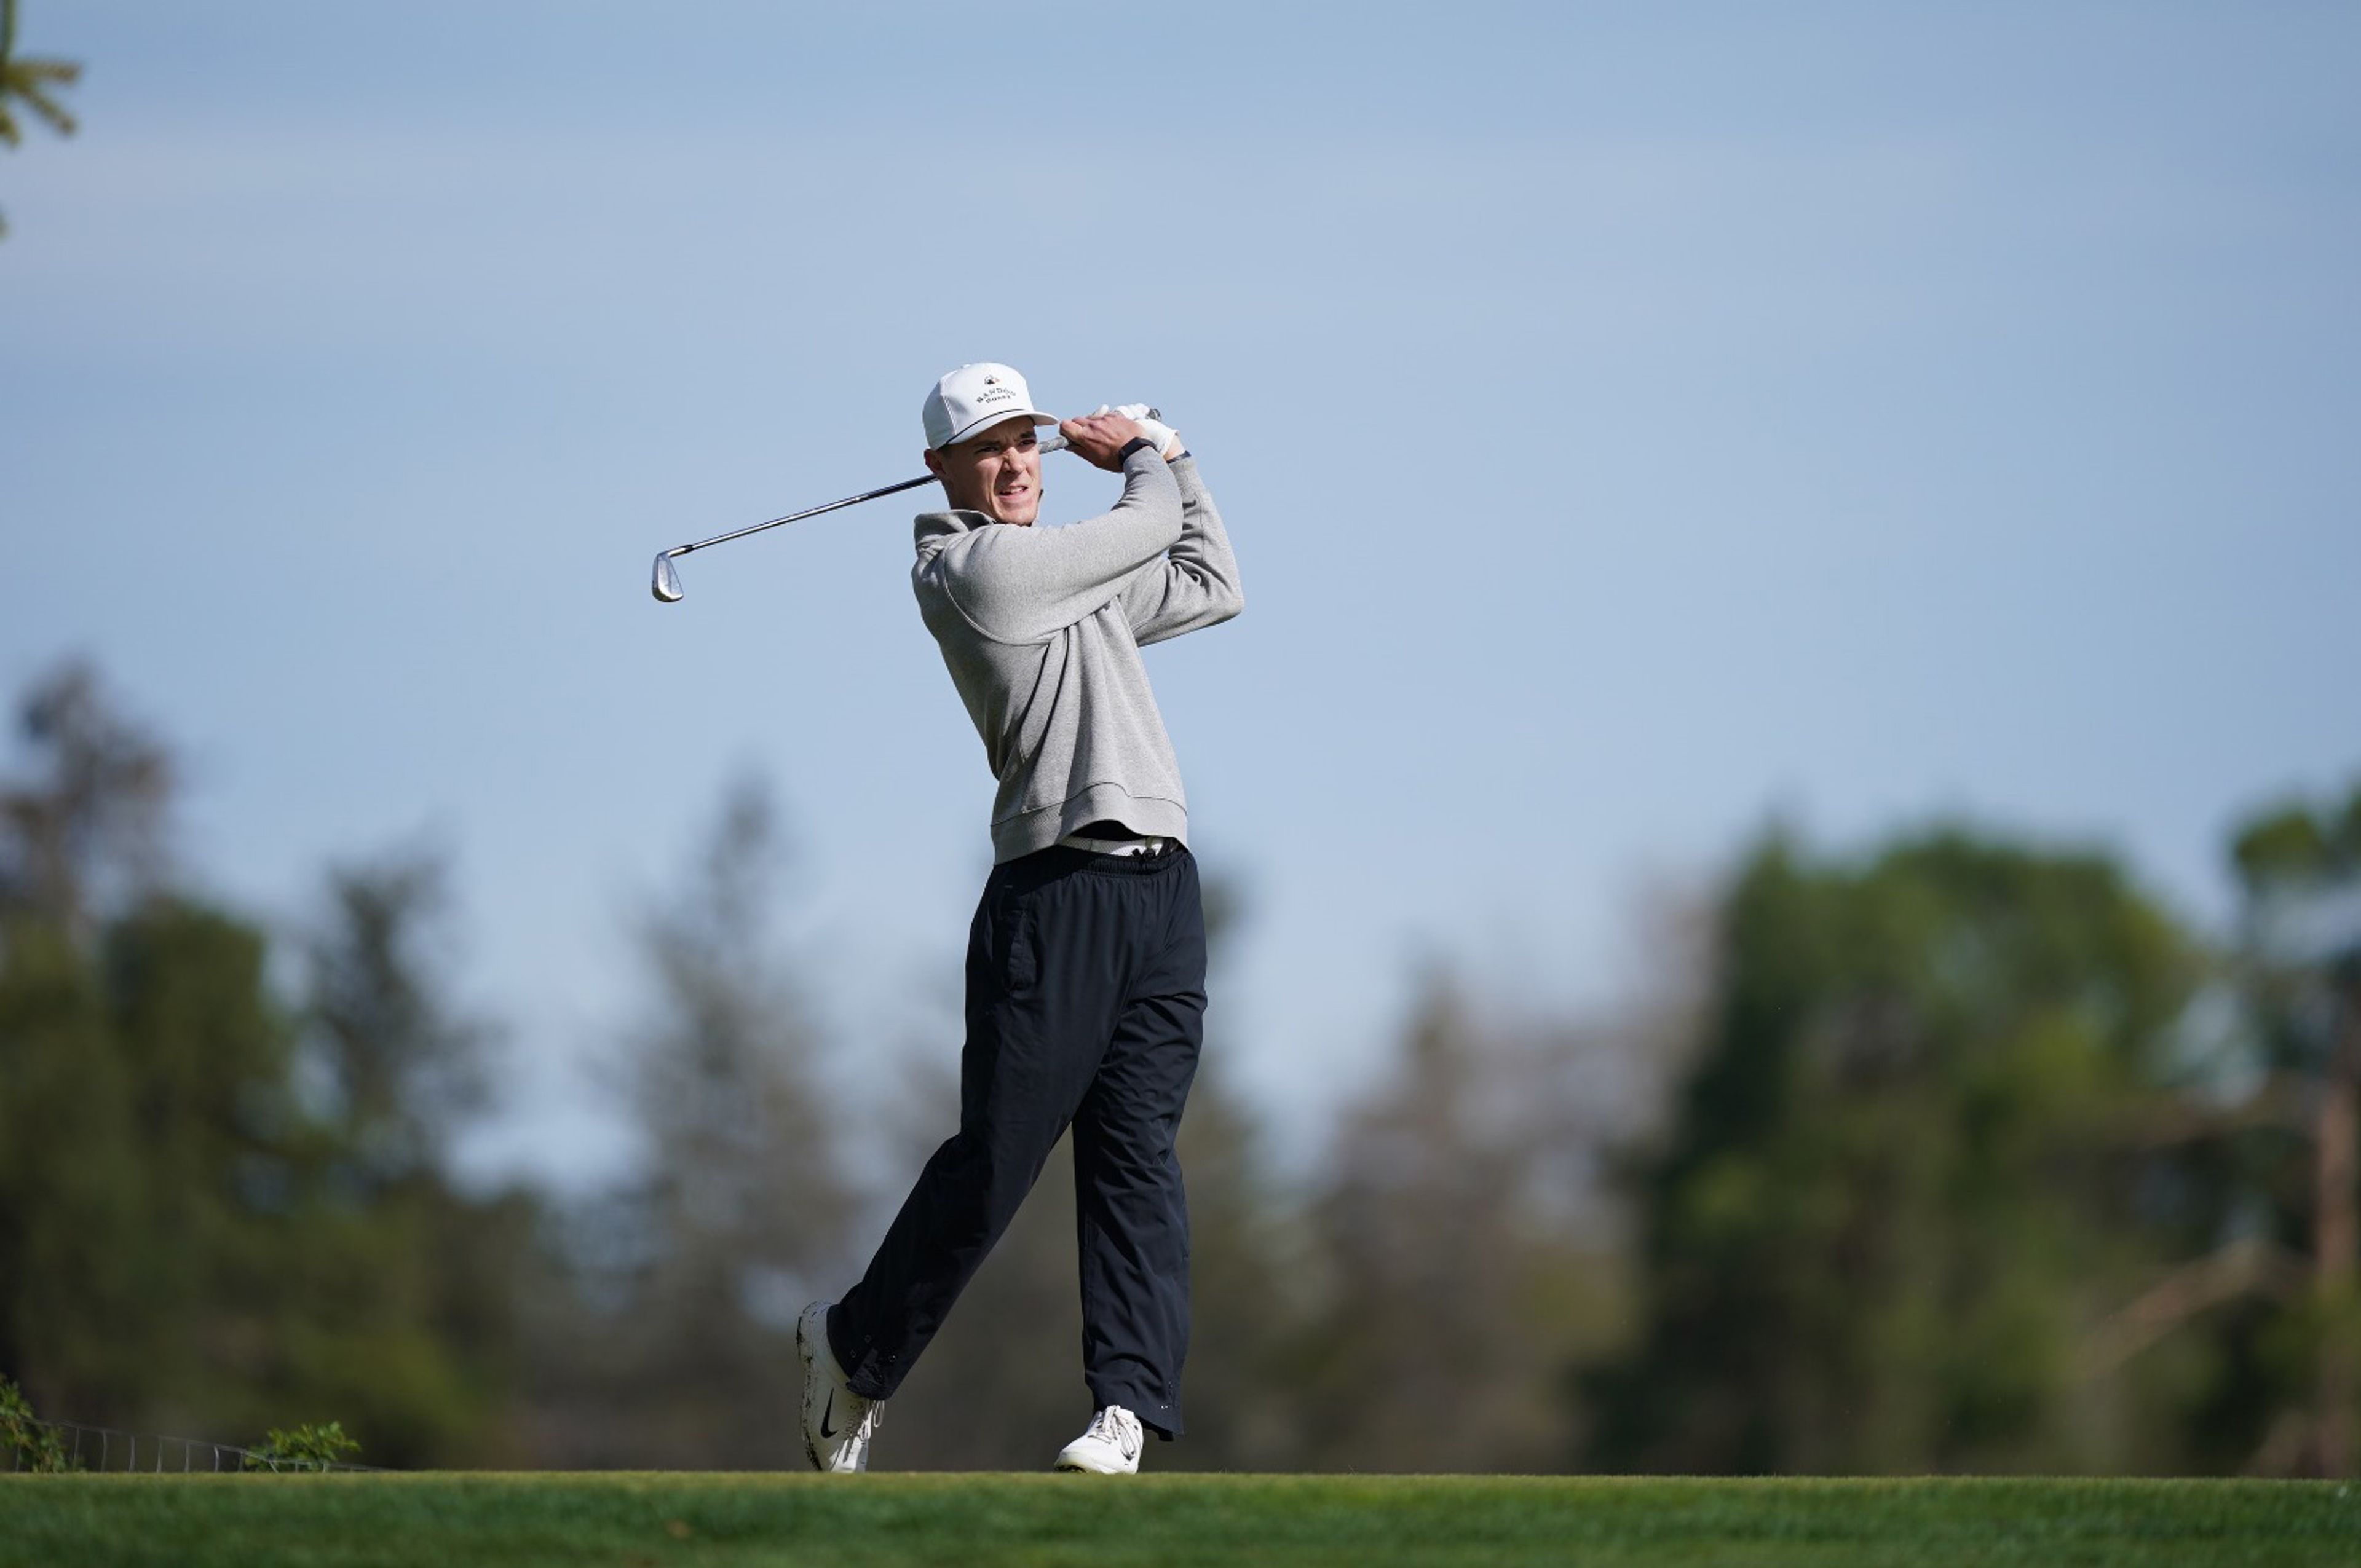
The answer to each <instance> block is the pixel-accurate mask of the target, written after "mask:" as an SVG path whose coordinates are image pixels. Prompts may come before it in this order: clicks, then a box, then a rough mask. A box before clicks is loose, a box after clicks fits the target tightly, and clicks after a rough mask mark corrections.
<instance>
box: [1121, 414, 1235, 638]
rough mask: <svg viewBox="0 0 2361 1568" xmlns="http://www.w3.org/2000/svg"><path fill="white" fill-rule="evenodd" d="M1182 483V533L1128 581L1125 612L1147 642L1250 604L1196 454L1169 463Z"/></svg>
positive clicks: (1191, 628) (1135, 632)
mask: <svg viewBox="0 0 2361 1568" xmlns="http://www.w3.org/2000/svg"><path fill="white" fill-rule="evenodd" d="M1170 468H1171V470H1172V477H1173V480H1174V482H1175V483H1177V484H1178V485H1179V486H1180V539H1179V540H1178V541H1177V542H1176V543H1174V544H1173V545H1172V547H1171V549H1170V552H1168V553H1167V554H1166V555H1165V558H1164V559H1163V560H1161V561H1158V562H1152V563H1150V564H1149V565H1147V566H1145V567H1143V568H1141V569H1140V570H1138V571H1137V572H1136V573H1134V574H1133V576H1132V579H1131V581H1129V582H1127V583H1126V584H1125V585H1124V587H1123V613H1124V616H1125V618H1126V619H1127V620H1129V621H1130V622H1131V635H1132V637H1133V639H1134V641H1137V642H1138V643H1139V644H1140V645H1141V646H1142V647H1145V646H1147V645H1148V643H1150V642H1161V641H1164V640H1165V639H1166V638H1168V637H1178V636H1180V634H1181V633H1182V632H1184V631H1195V630H1199V629H1200V628H1202V627H1207V626H1217V625H1219V624H1220V623H1222V622H1223V621H1224V620H1229V619H1230V617H1232V616H1234V615H1235V614H1237V613H1238V611H1239V610H1241V609H1245V608H1246V595H1245V594H1244V593H1243V592H1242V591H1241V590H1240V589H1239V587H1238V561H1237V557H1236V556H1235V555H1234V554H1231V553H1230V536H1229V535H1228V534H1227V533H1226V532H1224V531H1223V529H1222V514H1221V512H1220V511H1219V510H1216V509H1215V507H1214V505H1213V497H1212V496H1211V495H1209V494H1207V493H1206V490H1205V485H1204V481H1203V480H1202V479H1201V478H1200V477H1198V475H1197V460H1196V459H1195V458H1193V457H1190V456H1185V455H1184V456H1181V457H1179V458H1176V459H1174V460H1173V462H1172V463H1171V464H1170Z"/></svg>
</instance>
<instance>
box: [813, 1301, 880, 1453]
mask: <svg viewBox="0 0 2361 1568" xmlns="http://www.w3.org/2000/svg"><path fill="white" fill-rule="evenodd" d="M828 1308H829V1304H828V1303H827V1302H826V1301H814V1302H813V1303H812V1304H811V1305H810V1306H808V1307H806V1308H805V1309H804V1314H803V1316H802V1317H800V1318H797V1319H796V1354H799V1355H801V1356H802V1357H803V1358H804V1457H806V1458H807V1459H809V1460H810V1461H811V1467H812V1468H813V1469H815V1470H822V1471H833V1472H836V1473H838V1474H840V1475H846V1474H851V1473H852V1472H855V1471H861V1470H866V1469H868V1468H869V1440H870V1439H871V1438H872V1437H873V1436H875V1435H876V1432H877V1429H878V1428H879V1427H880V1426H882V1425H883V1424H884V1420H885V1401H884V1400H883V1399H864V1398H862V1397H861V1396H860V1395H858V1394H856V1393H854V1392H853V1391H852V1390H851V1388H850V1387H846V1385H845V1381H844V1369H843V1368H842V1367H840V1366H839V1365H837V1364H836V1352H834V1351H832V1350H830V1349H829V1347H828Z"/></svg>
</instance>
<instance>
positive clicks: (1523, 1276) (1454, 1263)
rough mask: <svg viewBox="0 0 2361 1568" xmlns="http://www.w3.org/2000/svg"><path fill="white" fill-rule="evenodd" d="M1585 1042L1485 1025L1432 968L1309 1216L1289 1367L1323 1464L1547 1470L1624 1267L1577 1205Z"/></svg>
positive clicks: (1309, 1448)
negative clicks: (1571, 1073)
mask: <svg viewBox="0 0 2361 1568" xmlns="http://www.w3.org/2000/svg"><path fill="white" fill-rule="evenodd" d="M1583 1054H1584V1046H1583V1044H1582V1043H1580V1042H1577V1041H1576V1040H1575V1039H1573V1038H1571V1037H1566V1038H1554V1037H1539V1038H1530V1039H1517V1038H1512V1037H1509V1036H1504V1035H1502V1034H1500V1033H1499V1032H1496V1031H1489V1030H1487V1029H1485V1028H1483V1027H1481V1026H1479V1025H1478V1024H1477V1021H1476V1019H1475V1017H1474V1014H1473V1012H1472V1010H1471V1009H1470V1007H1469V1006H1468V1004H1467V1003H1466V1000H1465V999H1464V998H1463V996H1462V995H1461V993H1460V992H1459V991H1458V989H1457V987H1456V986H1455V984H1454V983H1453V982H1452V981H1449V980H1448V979H1447V978H1446V977H1444V976H1442V975H1440V974H1437V975H1433V976H1430V977H1429V979H1428V981H1427V982H1426V984H1425V986H1424V988H1423V992H1422V996H1421V999H1420V1001H1419V1003H1418V1004H1417V1006H1416V1007H1415V1009H1414V1011H1413V1014H1412V1016H1411V1023H1410V1025H1409V1027H1408V1029H1407V1031H1406V1033H1405V1035H1404V1037H1403V1046H1402V1055H1401V1058H1400V1062H1399V1063H1398V1066H1397V1068H1396V1070H1395V1072H1394V1073H1393V1074H1392V1075H1391V1077H1390V1079H1389V1080H1388V1081H1386V1082H1384V1083H1383V1084H1381V1085H1380V1086H1379V1087H1378V1089H1377V1090H1376V1091H1374V1092H1373V1093H1372V1094H1371V1095H1370V1096H1369V1097H1368V1098H1367V1099H1366V1100H1365V1101H1364V1102H1362V1103H1361V1104H1360V1105H1358V1106H1357V1107H1356V1108H1355V1109H1354V1110H1353V1111H1351V1112H1350V1113H1348V1115H1347V1116H1346V1118H1345V1124H1344V1125H1343V1127H1342V1129H1341V1131H1340V1133H1339V1135H1338V1137H1337V1140H1336V1145H1335V1147H1334V1152H1333V1155H1332V1157H1331V1160H1330V1164H1329V1168H1328V1169H1327V1170H1326V1172H1325V1173H1324V1176H1323V1186H1322V1190H1320V1192H1319V1193H1318V1195H1317V1197H1316V1199H1315V1201H1314V1202H1313V1205H1312V1212H1311V1215H1310V1229H1311V1238H1310V1239H1311V1245H1312V1257H1311V1260H1310V1272H1311V1275H1312V1278H1313V1280H1314V1281H1315V1286H1316V1289H1317V1299H1316V1301H1315V1303H1314V1305H1313V1308H1312V1311H1311V1313H1310V1315H1309V1319H1308V1321H1306V1322H1305V1323H1304V1324H1303V1327H1302V1329H1301V1331H1300V1337H1299V1339H1298V1341H1297V1343H1296V1346H1295V1355H1294V1357H1293V1361H1294V1363H1295V1365H1297V1367H1298V1368H1299V1369H1300V1370H1299V1372H1298V1374H1297V1375H1296V1376H1295V1377H1293V1378H1292V1379H1291V1380H1290V1381H1291V1382H1292V1383H1293V1384H1294V1387H1295V1392H1296V1394H1297V1396H1298V1398H1300V1400H1301V1410H1300V1416H1299V1419H1300V1420H1301V1425H1302V1431H1303V1432H1304V1435H1305V1447H1304V1449H1303V1455H1302V1457H1303V1461H1304V1463H1305V1464H1307V1465H1308V1466H1310V1467H1313V1468H1320V1469H1356V1470H1523V1471H1530V1470H1541V1469H1551V1468H1554V1467H1555V1466H1556V1465H1558V1464H1561V1463H1562V1462H1563V1460H1564V1457H1565V1454H1566V1453H1567V1452H1568V1451H1569V1450H1570V1449H1571V1447H1572V1446H1573V1442H1574V1430H1575V1429H1574V1421H1575V1419H1576V1410H1575V1409H1574V1407H1573V1405H1572V1404H1571V1402H1570V1401H1569V1400H1568V1399H1567V1398H1565V1390H1566V1387H1567V1385H1568V1383H1569V1381H1570V1379H1571V1375H1572V1373H1573V1370H1574V1368H1575V1367H1576V1365H1577V1364H1578V1363H1579V1362H1580V1361H1581V1360H1582V1359H1583V1358H1584V1357H1585V1356H1587V1355H1590V1354H1597V1353H1598V1351H1599V1349H1600V1348H1601V1347H1602V1345H1603V1344H1604V1343H1607V1341H1608V1340H1609V1337H1610V1336H1611V1335H1612V1333H1613V1332H1615V1328H1616V1326H1617V1322H1618V1318H1619V1312H1620V1302H1619V1296H1620V1270H1619V1269H1618V1268H1617V1267H1616V1266H1615V1264H1614V1260H1613V1259H1612V1257H1611V1256H1609V1255H1608V1254H1607V1251H1606V1248H1605V1247H1604V1246H1603V1245H1599V1239H1598V1237H1596V1236H1587V1235H1585V1234H1583V1232H1582V1230H1581V1229H1580V1228H1579V1227H1578V1226H1577V1225H1576V1224H1575V1223H1572V1222H1573V1217H1574V1215H1575V1213H1576V1209H1577V1207H1578V1205H1577V1204H1576V1203H1574V1202H1572V1201H1570V1198H1571V1195H1570V1194H1569V1193H1567V1192H1566V1191H1565V1190H1563V1188H1562V1185H1561V1183H1562V1182H1563V1180H1564V1175H1563V1169H1562V1167H1561V1165H1560V1157H1561V1156H1563V1155H1564V1153H1565V1149H1566V1146H1567V1145H1568V1144H1570V1143H1575V1142H1579V1141H1581V1140H1582V1138H1583V1137H1584V1132H1583V1129H1581V1128H1580V1127H1579V1126H1578V1125H1576V1124H1573V1123H1572V1122H1570V1121H1569V1120H1568V1118H1567V1116H1566V1115H1565V1112H1566V1110H1567V1107H1566V1106H1565V1104H1564V1102H1562V1101H1561V1100H1560V1099H1559V1096H1558V1095H1557V1093H1556V1087H1555V1086H1556V1083H1557V1081H1558V1080H1560V1079H1561V1078H1562V1077H1563V1076H1564V1075H1565V1073H1566V1072H1567V1071H1568V1069H1569V1068H1570V1067H1571V1066H1572V1065H1573V1064H1574V1063H1575V1062H1576V1060H1577V1059H1578V1058H1580V1057H1581V1056H1582V1055H1583Z"/></svg>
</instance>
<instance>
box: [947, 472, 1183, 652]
mask: <svg viewBox="0 0 2361 1568" xmlns="http://www.w3.org/2000/svg"><path fill="white" fill-rule="evenodd" d="M1180 534H1181V501H1180V485H1179V483H1178V481H1177V480H1176V479H1175V478H1174V477H1173V476H1172V472H1171V469H1170V466H1169V465H1167V464H1166V463H1165V461H1164V460H1163V459H1162V458H1160V457H1159V456H1158V455H1156V454H1155V453H1154V452H1153V451H1151V450H1149V449H1148V448H1147V447H1145V446H1143V447H1141V448H1140V449H1139V450H1138V451H1137V452H1135V453H1133V454H1132V455H1130V456H1129V457H1127V458H1126V459H1125V460H1124V465H1123V499H1121V500H1118V501H1117V502H1115V510H1112V511H1109V512H1107V513H1105V514H1104V515H1103V516H1100V517H1093V518H1090V519H1087V520H1085V521H1082V522H1076V523H1069V524H1068V525H1067V526H1065V527H1063V528H1007V527H992V528H983V529H979V530H977V531H976V532H975V533H973V534H972V535H971V536H970V537H969V538H968V540H967V541H966V542H965V543H964V544H963V546H962V548H961V550H960V551H959V552H958V555H957V558H956V560H953V561H947V562H946V563H945V565H946V566H947V567H948V570H947V572H946V574H945V576H944V588H945V591H946V592H947V593H948V594H949V596H950V600H951V603H952V604H953V605H954V606H956V607H957V608H958V609H959V611H960V613H961V615H963V616H965V617H966V618H967V619H968V620H970V621H971V622H972V623H973V624H974V626H975V628H976V630H979V631H982V632H983V634H984V635H985V636H987V637H990V638H992V639H994V641H1001V642H1033V641H1039V640H1040V639H1042V638H1044V637H1047V636H1049V634H1050V633H1051V632H1053V631H1056V630H1059V629H1060V628H1061V627H1067V626H1071V625H1072V624H1074V622H1076V621H1078V620H1082V618H1083V617H1085V616H1087V615H1089V614H1091V613H1092V612H1093V611H1094V610H1096V609H1099V608H1100V607H1101V606H1103V605H1104V604H1105V603H1106V602H1107V601H1108V600H1110V599H1112V598H1115V595H1116V594H1117V593H1118V592H1120V591H1121V589H1122V587H1123V586H1124V583H1125V581H1126V579H1127V578H1129V577H1131V576H1133V575H1134V574H1136V573H1137V572H1138V570H1139V569H1140V568H1141V567H1142V566H1144V565H1148V563H1149V562H1151V561H1154V560H1155V559H1157V557H1159V556H1160V555H1162V554H1164V552H1165V551H1166V550H1168V549H1170V548H1171V546H1172V544H1173V543H1174V542H1175V541H1176V540H1178V539H1179V538H1180Z"/></svg>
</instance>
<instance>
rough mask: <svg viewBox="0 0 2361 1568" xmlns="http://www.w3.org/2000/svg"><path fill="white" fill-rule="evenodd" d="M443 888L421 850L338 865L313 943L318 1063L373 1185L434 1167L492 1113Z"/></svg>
mask: <svg viewBox="0 0 2361 1568" xmlns="http://www.w3.org/2000/svg"><path fill="white" fill-rule="evenodd" d="M446 884H447V872H446V870H445V865H444V862H443V861H441V860H440V859H439V858H438V857H436V856H435V855H433V854H431V853H427V852H424V851H420V850H408V851H403V852H401V853H398V854H394V855H391V856H389V857H386V858H385V859H383V860H380V861H376V862H373V863H367V864H359V865H347V866H341V867H337V868H335V869H334V870H332V871H331V872H329V876H328V916H327V918H326V920H325V921H324V923H323V925H322V927H320V928H319V929H318V930H316V931H314V932H313V935H312V936H311V938H310V939H309V941H308V942H307V944H306V957H307V959H308V960H309V964H310V970H311V982H310V1005H309V1008H308V1021H309V1023H310V1025H311V1033H312V1040H313V1049H314V1053H315V1058H314V1059H315V1060H316V1061H317V1063H318V1065H319V1066H320V1068H321V1069H322V1071H323V1073H324V1076H325V1078H326V1079H327V1080H328V1089H329V1092H330V1097H331V1100H332V1102H333V1104H332V1108H331V1113H332V1114H333V1115H334V1116H335V1118H336V1119H337V1120H338V1121H339V1122H340V1123H341V1124H342V1131H343V1136H344V1139H345V1142H346V1144H347V1145H348V1146H350V1147H351V1149H352V1151H353V1154H354V1155H355V1157H357V1160H358V1162H359V1168H358V1170H357V1171H356V1172H355V1173H354V1174H355V1175H356V1176H357V1178H358V1179H364V1180H367V1181H369V1182H392V1181H399V1180H401V1179H405V1178H410V1177H414V1176H418V1175H421V1174H427V1173H433V1172H435V1171H438V1170H439V1169H440V1168H442V1166H443V1164H444V1161H445V1157H446V1156H447V1154H448V1152H449V1151H448V1147H447V1146H448V1144H449V1142H450V1139H451V1137H452V1136H453V1135H454V1134H456V1132H457V1131H459V1130H460V1129H461V1128H462V1127H463V1126H464V1125H465V1124H466V1123H467V1120H468V1118H470V1117H472V1116H474V1115H477V1114H478V1113H481V1112H482V1110H483V1109H484V1106H485V1102H486V1093H487V1091H486V1060H485V1056H486V1051H487V1049H488V1048H489V1045H490V1042H491V1038H492V1033H491V1031H490V1030H489V1028H487V1027H486V1026H485V1025H483V1024H482V1023H481V1022H480V1021H478V1020H476V1019H472V1018H468V1017H466V1016H463V1015H461V1014H458V1013H457V1012H456V1010H455V1009H454V1006H453V1004H452V1003H451V1002H450V1000H449V999H448V997H447V996H446V995H445V992H444V988H443V985H442V982H441V978H440V977H441V976H443V975H445V974H447V973H449V972H450V971H451V970H452V969H453V968H454V967H455V964H456V952H454V951H452V950H450V946H451V945H450V943H449V942H448V940H447V934H446V932H445V928H444V926H443V922H444V921H445V919H446V918H447V916H448V911H449V894H448V891H447V885H446ZM438 938H445V939H444V940H442V941H441V942H440V943H439V944H438V941H437V939H438Z"/></svg>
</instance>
